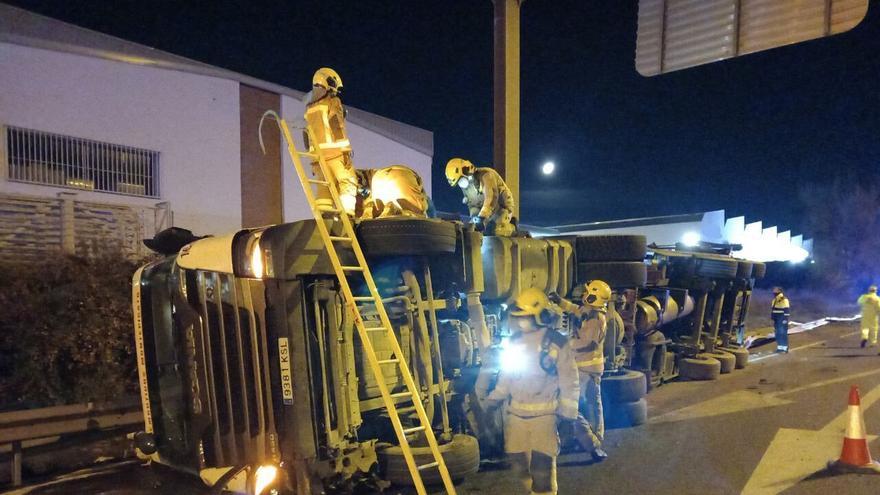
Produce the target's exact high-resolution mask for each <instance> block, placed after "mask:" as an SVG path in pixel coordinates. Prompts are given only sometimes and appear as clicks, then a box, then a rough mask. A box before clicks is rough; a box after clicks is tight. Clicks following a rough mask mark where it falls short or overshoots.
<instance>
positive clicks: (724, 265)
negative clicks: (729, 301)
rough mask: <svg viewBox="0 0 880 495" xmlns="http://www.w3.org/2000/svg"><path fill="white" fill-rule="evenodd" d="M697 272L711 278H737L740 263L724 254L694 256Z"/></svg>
mask: <svg viewBox="0 0 880 495" xmlns="http://www.w3.org/2000/svg"><path fill="white" fill-rule="evenodd" d="M694 264H695V266H696V272H695V273H696V274H697V275H699V276H701V277H709V278H735V277H736V270H737V268H738V267H739V263H737V261H736V260H735V259H733V258H725V257H722V256H708V255H697V256H694Z"/></svg>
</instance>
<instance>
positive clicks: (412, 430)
mask: <svg viewBox="0 0 880 495" xmlns="http://www.w3.org/2000/svg"><path fill="white" fill-rule="evenodd" d="M420 431H425V427H424V426H422V425H419V426H413V427H412V428H404V429H403V434H404V435H409V434H410V433H418V432H420Z"/></svg>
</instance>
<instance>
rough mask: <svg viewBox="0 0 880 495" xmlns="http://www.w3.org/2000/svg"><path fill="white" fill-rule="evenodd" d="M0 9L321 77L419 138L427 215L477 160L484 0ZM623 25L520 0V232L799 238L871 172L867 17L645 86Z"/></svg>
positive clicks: (632, 25)
mask: <svg viewBox="0 0 880 495" xmlns="http://www.w3.org/2000/svg"><path fill="white" fill-rule="evenodd" d="M4 1H8V0H4ZM8 3H10V4H13V5H16V6H19V7H23V8H27V9H30V10H33V11H36V12H39V13H41V14H45V15H48V16H50V17H55V18H58V19H62V20H65V21H68V22H71V23H74V24H77V25H80V26H84V27H87V28H90V29H94V30H97V31H100V32H104V33H108V34H111V35H115V36H118V37H121V38H125V39H128V40H131V41H135V42H138V43H142V44H145V45H148V46H152V47H155V48H159V49H161V50H165V51H168V52H172V53H176V54H179V55H183V56H186V57H190V58H193V59H196V60H199V61H203V62H206V63H210V64H213V65H216V66H220V67H224V68H228V69H231V70H234V71H238V72H241V73H244V74H248V75H251V76H255V77H258V78H261V79H265V80H268V81H272V82H277V83H280V84H283V85H286V86H289V87H292V88H296V89H300V90H303V91H305V90H308V86H309V84H310V80H311V75H312V73H313V72H314V70H315V69H316V68H318V67H321V66H329V67H333V68H334V69H336V70H337V71H338V72H339V73H340V74H341V75H342V78H343V80H344V82H345V94H344V101H345V103H347V104H349V105H353V106H356V107H359V108H362V109H364V110H368V111H371V112H375V113H378V114H381V115H384V116H387V117H390V118H393V119H397V120H400V121H403V122H407V123H410V124H413V125H416V126H419V127H422V128H425V129H429V130H431V131H433V132H434V177H433V181H434V200H435V202H436V203H437V205H438V207H439V208H440V209H443V210H447V211H457V210H459V209H460V208H461V204H460V193H459V192H458V190H457V189H454V190H453V189H451V188H449V187H448V186H447V184H446V182H445V180H444V178H443V175H442V174H443V166H444V165H445V163H446V160H448V159H449V158H451V157H453V156H462V157H466V158H470V159H471V160H472V161H474V162H475V163H477V164H478V165H489V164H491V159H492V156H491V155H492V15H493V12H492V10H493V9H492V3H491V1H490V0H445V1H436V0H419V1H413V0H408V1H404V0H400V1H391V0H387V1H377V0H358V1H328V0H321V1H319V0H287V1H276V2H272V3H267V4H260V3H259V2H240V3H230V2H221V1H217V2H210V3H209V2H180V1H166V2H151V1H145V0H139V1H131V0H117V1H114V2H62V1H59V0H56V1H20V0H11V1H8ZM636 12H637V2H636V1H635V0H632V1H608V0H604V1H600V0H553V1H548V0H529V1H527V2H525V4H524V6H523V17H522V86H521V88H522V110H521V121H522V138H521V140H522V158H521V174H522V189H523V198H522V220H523V221H524V222H527V223H530V224H536V225H552V224H559V223H570V222H581V221H595V220H610V219H619V218H630V217H641V216H654V215H667V214H678V213H690V212H696V211H705V210H710V209H719V208H724V209H726V210H727V212H728V215H742V214H744V215H746V217H747V221H753V220H758V219H762V220H764V221H765V226H769V225H772V224H779V225H780V227H783V228H793V229H795V230H799V229H800V228H801V226H802V211H801V206H800V204H799V202H798V190H799V188H800V187H802V186H803V185H805V184H808V183H815V182H828V181H830V180H832V179H833V178H835V177H836V176H837V175H845V176H848V177H849V178H850V180H852V179H853V178H858V177H859V174H877V173H878V170H880V139H878V138H880V56H878V53H880V14H878V8H877V5H873V6H872V10H871V11H870V12H869V13H868V17H867V18H866V19H865V20H864V21H863V22H862V24H860V25H859V26H858V27H857V28H856V29H854V30H853V31H850V32H848V33H845V34H842V35H838V36H834V37H832V38H826V39H821V40H815V41H811V42H807V43H803V44H800V45H794V46H791V47H785V48H779V49H775V50H771V51H767V52H762V53H758V54H753V55H748V56H745V57H742V58H739V59H735V60H728V61H724V62H720V63H715V64H710V65H706V66H702V67H697V68H693V69H687V70H684V71H681V72H676V73H671V74H667V75H663V76H658V77H652V78H644V77H642V76H640V75H639V74H638V73H637V72H636V71H635V68H634V63H633V59H634V52H635V36H636ZM547 159H551V160H553V161H554V162H555V163H556V165H557V170H558V172H557V174H556V175H555V176H554V177H552V178H544V177H542V176H541V175H540V173H539V167H540V165H541V163H543V162H544V161H545V160H547ZM372 165H380V164H372ZM768 222H769V223H768ZM780 230H783V229H780ZM806 234H807V236H809V232H806Z"/></svg>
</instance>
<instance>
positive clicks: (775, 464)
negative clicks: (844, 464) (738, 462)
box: [742, 385, 880, 495]
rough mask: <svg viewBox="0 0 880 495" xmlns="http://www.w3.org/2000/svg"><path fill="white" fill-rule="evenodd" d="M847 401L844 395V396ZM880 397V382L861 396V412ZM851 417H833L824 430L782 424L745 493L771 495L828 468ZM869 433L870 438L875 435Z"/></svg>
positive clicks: (842, 397) (845, 415) (836, 452)
mask: <svg viewBox="0 0 880 495" xmlns="http://www.w3.org/2000/svg"><path fill="white" fill-rule="evenodd" d="M840 399H841V403H845V402H846V401H845V400H844V399H846V397H845V396H841V397H840ZM878 400H880V385H878V386H876V387H874V388H873V389H872V390H871V391H870V392H868V393H867V394H865V395H864V396H862V413H864V411H865V410H867V409H868V408H869V407H871V406H872V405H873V404H874V403H876V402H877V401H878ZM848 420H849V411H848V410H847V409H844V412H843V413H841V414H839V415H838V416H836V417H835V418H834V419H832V420H831V421H830V422H828V424H826V425H825V426H824V427H823V428H822V429H821V430H819V431H815V430H799V429H794V428H780V429H779V430H778V431H777V432H776V435H775V436H774V437H773V440H772V441H771V442H770V445H769V446H768V447H767V450H766V451H765V452H764V456H763V457H761V460H760V461H759V462H758V466H757V467H756V468H755V470H754V471H753V472H752V476H751V477H750V478H749V481H748V482H747V483H746V486H745V487H744V488H743V491H742V493H743V494H745V495H765V494H767V495H770V494H777V493H780V492H783V491H785V490H787V489H789V488H791V487H793V486H795V485H797V484H798V483H799V482H800V481H801V480H803V479H804V478H806V477H808V476H810V475H811V474H814V473H816V472H818V471H821V470H823V469H825V467H826V465H827V463H828V461H831V460H834V459H835V458H836V456H837V455H838V452H839V450H840V446H841V444H842V443H843V434H844V430H845V428H846V423H847V421H848ZM876 438H877V436H876V435H868V441H869V442H870V441H873V440H874V439H876Z"/></svg>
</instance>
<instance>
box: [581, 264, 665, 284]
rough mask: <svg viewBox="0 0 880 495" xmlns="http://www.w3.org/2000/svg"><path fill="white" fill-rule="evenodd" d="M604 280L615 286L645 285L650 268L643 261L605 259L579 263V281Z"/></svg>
mask: <svg viewBox="0 0 880 495" xmlns="http://www.w3.org/2000/svg"><path fill="white" fill-rule="evenodd" d="M589 280H604V281H605V282H606V283H607V284H608V285H610V286H611V287H613V288H633V287H644V286H645V283H646V282H647V281H648V269H647V266H645V264H644V263H642V262H641V261H603V262H595V263H593V262H590V263H578V265H577V281H578V283H583V282H587V281H589Z"/></svg>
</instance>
